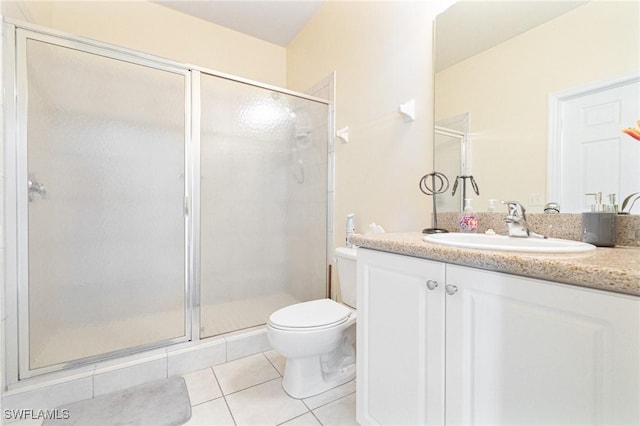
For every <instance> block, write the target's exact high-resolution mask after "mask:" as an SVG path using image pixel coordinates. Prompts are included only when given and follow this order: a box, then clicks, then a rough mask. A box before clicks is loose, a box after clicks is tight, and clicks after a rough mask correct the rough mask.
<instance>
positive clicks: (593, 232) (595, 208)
mask: <svg viewBox="0 0 640 426" xmlns="http://www.w3.org/2000/svg"><path fill="white" fill-rule="evenodd" d="M585 195H593V196H594V197H595V200H594V201H595V202H594V204H592V205H591V211H590V212H585V213H582V241H584V242H585V243H590V244H593V245H594V246H598V247H613V246H615V245H616V219H617V217H618V214H617V213H616V211H615V207H614V206H612V205H609V204H602V192H590V193H587V194H585Z"/></svg>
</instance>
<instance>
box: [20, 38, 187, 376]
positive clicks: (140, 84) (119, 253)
mask: <svg viewBox="0 0 640 426" xmlns="http://www.w3.org/2000/svg"><path fill="white" fill-rule="evenodd" d="M26 72H27V86H28V102H27V105H28V113H27V137H28V143H27V145H28V170H29V180H30V181H31V189H30V190H29V196H30V201H29V203H28V206H29V230H28V248H29V270H28V273H29V277H28V278H29V346H30V347H29V349H30V354H29V367H30V368H31V369H36V368H40V367H46V366H51V365H55V364H60V363H65V362H69V361H74V360H79V359H82V358H86V357H91V356H94V355H99V354H105V353H109V352H113V351H118V350H123V349H128V348H134V347H139V346H142V345H149V344H153V343H158V342H162V341H167V340H169V339H176V338H181V337H183V336H185V272H184V270H185V266H184V265H185V255H184V253H185V247H184V235H185V231H184V226H185V220H184V214H183V198H184V164H185V157H184V143H185V142H184V135H185V123H184V117H185V115H184V105H185V89H184V87H185V80H184V79H185V76H184V75H182V74H179V73H173V72H168V71H163V70H159V69H154V68H150V67H146V66H142V65H137V64H134V63H129V62H124V61H120V60H115V59H112V58H107V57H103V56H99V55H95V54H90V53H86V52H81V51H78V50H74V49H70V48H65V47H60V46H55V45H51V44H47V43H44V42H41V41H36V40H28V41H27V70H26Z"/></svg>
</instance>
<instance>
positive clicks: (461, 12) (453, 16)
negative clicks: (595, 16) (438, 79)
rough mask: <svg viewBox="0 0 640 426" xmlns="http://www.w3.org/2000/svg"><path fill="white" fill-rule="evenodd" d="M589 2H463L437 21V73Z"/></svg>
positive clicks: (446, 11)
mask: <svg viewBox="0 0 640 426" xmlns="http://www.w3.org/2000/svg"><path fill="white" fill-rule="evenodd" d="M586 3H588V1H566V0H560V1H540V0H538V1H527V0H517V1H516V0H510V1H460V2H458V3H455V4H454V5H453V6H451V7H450V8H449V9H447V10H445V11H444V12H443V13H441V14H440V15H438V17H437V18H436V49H435V50H436V51H435V59H436V71H440V70H443V69H445V68H447V67H449V66H451V65H453V64H456V63H458V62H460V61H462V60H464V59H466V58H469V57H471V56H473V55H475V54H478V53H480V52H482V51H483V50H486V49H488V48H490V47H492V46H495V45H497V44H500V43H502V42H503V41H506V40H508V39H510V38H513V37H515V36H517V35H519V34H522V33H524V32H525V31H528V30H530V29H532V28H534V27H536V26H538V25H541V24H543V23H545V22H547V21H549V20H550V19H553V18H555V17H558V16H560V15H562V14H563V13H566V12H568V11H570V10H572V9H574V8H576V7H578V6H582V5H584V4H586Z"/></svg>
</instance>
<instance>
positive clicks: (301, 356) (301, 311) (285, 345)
mask: <svg viewBox="0 0 640 426" xmlns="http://www.w3.org/2000/svg"><path fill="white" fill-rule="evenodd" d="M335 256H336V263H337V266H338V277H339V278H340V289H341V291H342V300H343V302H344V303H345V304H341V303H337V302H335V301H333V300H331V299H319V300H312V301H310V302H303V303H297V304H295V305H290V306H286V307H284V308H282V309H278V310H277V311H275V312H274V313H272V314H271V316H269V321H268V322H267V336H268V338H269V342H270V343H271V346H272V347H273V349H274V350H275V351H276V352H278V353H279V354H280V355H282V356H284V357H285V358H286V359H287V362H286V366H285V370H284V377H283V379H282V388H283V389H284V390H285V392H287V394H289V395H290V396H292V397H294V398H307V397H309V396H312V395H316V394H319V393H322V392H324V391H327V390H329V389H331V388H334V387H336V386H340V385H341V384H343V383H346V382H348V381H350V380H352V379H353V378H354V377H355V376H356V354H355V349H354V346H355V324H356V311H355V308H356V248H347V247H339V248H337V249H336V253H335ZM347 305H348V306H347Z"/></svg>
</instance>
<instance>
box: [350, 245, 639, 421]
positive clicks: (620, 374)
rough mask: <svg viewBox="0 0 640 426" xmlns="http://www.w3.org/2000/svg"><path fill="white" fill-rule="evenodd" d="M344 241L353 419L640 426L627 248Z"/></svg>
mask: <svg viewBox="0 0 640 426" xmlns="http://www.w3.org/2000/svg"><path fill="white" fill-rule="evenodd" d="M352 242H354V243H355V244H357V245H359V246H360V247H361V248H360V249H359V251H358V297H357V300H358V323H357V332H358V339H357V356H358V361H357V366H358V380H357V419H358V422H359V423H360V424H363V425H364V424H367V425H368V424H380V425H389V424H411V425H423V424H433V425H441V424H447V425H453V424H466V425H469V424H492V425H511V424H522V423H526V424H539V425H540V424H640V408H639V404H638V401H640V363H639V362H638V360H639V359H640V342H639V336H640V262H638V260H639V259H640V249H638V248H616V249H598V250H597V251H596V253H593V254H590V255H544V256H543V255H525V254H521V253H503V252H496V251H484V250H471V249H459V248H451V247H444V246H439V245H435V244H431V243H426V242H423V241H422V234H420V233H415V234H414V233H411V234H379V235H366V236H363V235H357V236H354V237H353V238H352ZM616 262H619V264H618V265H616Z"/></svg>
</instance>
